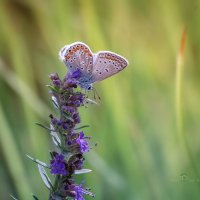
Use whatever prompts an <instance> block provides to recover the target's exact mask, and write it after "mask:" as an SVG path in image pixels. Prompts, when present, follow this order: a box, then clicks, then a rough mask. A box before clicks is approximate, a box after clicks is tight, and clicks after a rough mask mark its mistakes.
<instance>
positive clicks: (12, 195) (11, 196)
mask: <svg viewBox="0 0 200 200" xmlns="http://www.w3.org/2000/svg"><path fill="white" fill-rule="evenodd" d="M10 197H11V198H12V199H14V200H18V199H16V198H15V197H14V196H13V195H10Z"/></svg>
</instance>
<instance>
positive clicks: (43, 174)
mask: <svg viewBox="0 0 200 200" xmlns="http://www.w3.org/2000/svg"><path fill="white" fill-rule="evenodd" d="M38 170H39V173H40V176H41V178H42V180H43V182H44V184H45V185H46V187H47V188H48V189H53V186H52V184H51V180H50V178H49V177H48V175H47V173H46V171H45V169H44V167H43V166H41V165H39V164H38Z"/></svg>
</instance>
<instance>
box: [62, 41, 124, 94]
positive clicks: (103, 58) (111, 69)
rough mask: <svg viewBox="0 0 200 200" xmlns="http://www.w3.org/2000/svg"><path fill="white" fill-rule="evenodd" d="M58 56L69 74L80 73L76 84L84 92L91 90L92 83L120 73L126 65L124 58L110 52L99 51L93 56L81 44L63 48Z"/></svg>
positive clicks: (84, 45) (86, 47) (77, 43)
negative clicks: (84, 90)
mask: <svg viewBox="0 0 200 200" xmlns="http://www.w3.org/2000/svg"><path fill="white" fill-rule="evenodd" d="M59 56H60V59H61V60H62V61H63V62H64V63H65V65H66V66H67V68H68V70H69V71H70V72H72V73H73V72H74V71H76V70H79V71H80V73H81V76H80V78H79V80H78V82H79V85H80V87H81V88H84V89H86V90H91V89H92V84H93V83H95V82H98V81H102V80H104V79H106V78H108V77H110V76H112V75H114V74H116V73H118V72H120V71H121V70H123V69H124V68H125V67H127V65H128V61H127V60H126V59H125V58H124V57H122V56H120V55H118V54H116V53H113V52H110V51H99V52H97V53H95V54H94V53H92V51H91V50H90V48H89V47H88V46H87V45H86V44H84V43H82V42H75V43H72V44H70V45H66V46H64V47H63V48H62V49H61V50H60V52H59Z"/></svg>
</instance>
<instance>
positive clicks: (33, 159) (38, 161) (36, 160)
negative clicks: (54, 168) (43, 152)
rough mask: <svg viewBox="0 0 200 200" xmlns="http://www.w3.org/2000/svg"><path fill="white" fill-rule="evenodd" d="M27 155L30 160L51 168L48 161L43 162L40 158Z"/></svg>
mask: <svg viewBox="0 0 200 200" xmlns="http://www.w3.org/2000/svg"><path fill="white" fill-rule="evenodd" d="M26 156H27V157H28V158H29V159H30V160H32V161H33V162H35V163H37V164H38V165H41V166H43V167H46V168H49V169H50V166H49V165H47V164H46V163H44V162H41V161H40V160H38V159H35V158H33V157H31V156H29V155H28V154H26Z"/></svg>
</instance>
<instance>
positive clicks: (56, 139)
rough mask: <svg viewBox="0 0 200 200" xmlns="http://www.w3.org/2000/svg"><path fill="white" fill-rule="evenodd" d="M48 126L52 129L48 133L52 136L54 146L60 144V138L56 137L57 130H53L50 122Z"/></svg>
mask: <svg viewBox="0 0 200 200" xmlns="http://www.w3.org/2000/svg"><path fill="white" fill-rule="evenodd" d="M50 127H51V130H52V131H51V132H50V134H51V136H52V140H53V142H54V144H55V145H56V146H60V144H61V141H60V138H59V137H58V134H57V132H55V131H54V128H53V126H52V124H50Z"/></svg>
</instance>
